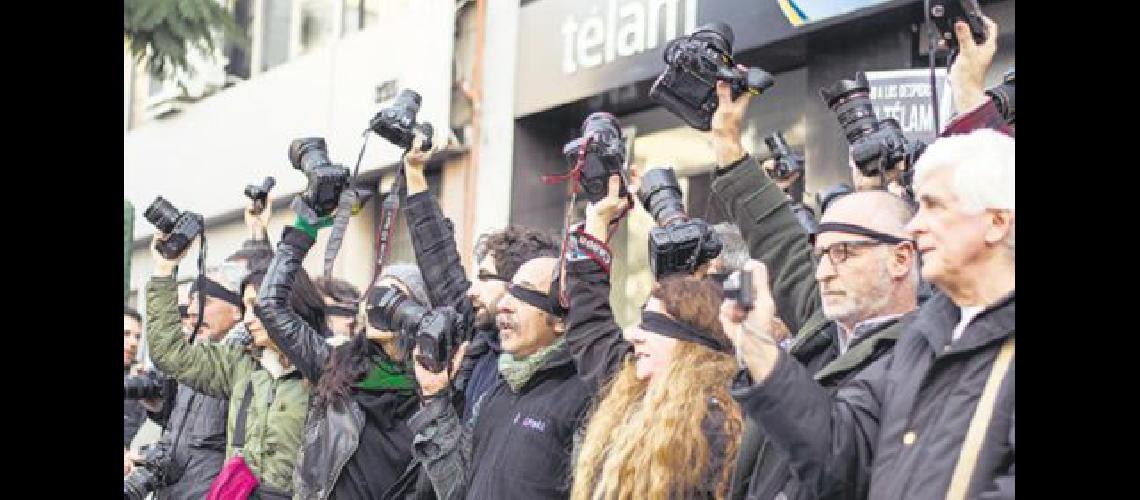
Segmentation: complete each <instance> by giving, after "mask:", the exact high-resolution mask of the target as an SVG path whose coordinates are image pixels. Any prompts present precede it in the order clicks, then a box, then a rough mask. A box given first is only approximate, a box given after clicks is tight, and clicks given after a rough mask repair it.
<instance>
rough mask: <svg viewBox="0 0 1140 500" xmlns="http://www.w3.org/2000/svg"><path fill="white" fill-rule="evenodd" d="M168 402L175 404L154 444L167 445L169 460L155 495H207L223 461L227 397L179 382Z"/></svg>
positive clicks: (170, 496)
mask: <svg viewBox="0 0 1140 500" xmlns="http://www.w3.org/2000/svg"><path fill="white" fill-rule="evenodd" d="M170 403H173V404H174V406H173V407H172V408H171V410H170V412H169V414H168V415H169V419H168V420H167V422H166V426H165V427H166V428H165V429H164V431H163V433H162V437H161V438H160V439H159V441H158V445H157V446H160V447H164V448H166V449H167V451H166V453H167V454H169V456H170V460H169V461H168V462H167V463H166V467H165V468H164V470H165V481H164V485H160V486H158V487H157V488H155V492H154V494H155V498H156V499H186V500H191V499H193V500H198V499H201V498H204V497H205V496H206V492H207V491H209V489H210V483H211V482H212V481H213V480H214V477H216V476H217V475H218V472H219V471H221V469H222V464H223V463H224V462H225V458H226V414H227V411H228V408H229V400H228V399H219V398H214V397H210V396H207V395H205V394H202V393H200V392H196V391H194V389H192V388H190V386H188V385H185V384H178V392H177V393H176V394H175V396H174V398H172V401H171V400H168V401H167V404H170Z"/></svg>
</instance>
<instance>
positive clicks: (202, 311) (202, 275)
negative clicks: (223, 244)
mask: <svg viewBox="0 0 1140 500" xmlns="http://www.w3.org/2000/svg"><path fill="white" fill-rule="evenodd" d="M200 237H201V238H202V246H200V247H198V277H197V280H198V282H197V285H198V289H199V290H201V289H203V288H204V287H205V281H206V221H204V220H203V221H202V234H201V235H200ZM174 276H175V278H176V279H177V277H178V268H177V267H175V268H174ZM205 318H206V298H205V297H203V296H202V293H199V294H198V321H196V322H195V323H194V331H193V332H191V333H190V340H189V342H190V344H193V343H194V339H195V338H197V337H198V332H199V331H201V330H202V321H203V320H204V319H205Z"/></svg>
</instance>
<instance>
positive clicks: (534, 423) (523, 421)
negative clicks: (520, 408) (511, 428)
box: [514, 413, 546, 432]
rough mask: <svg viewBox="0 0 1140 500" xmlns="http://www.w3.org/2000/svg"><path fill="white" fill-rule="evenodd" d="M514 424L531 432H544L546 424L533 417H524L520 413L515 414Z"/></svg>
mask: <svg viewBox="0 0 1140 500" xmlns="http://www.w3.org/2000/svg"><path fill="white" fill-rule="evenodd" d="M514 423H515V425H521V426H522V427H525V428H527V429H530V430H532V431H538V432H546V422H543V421H542V420H539V419H537V418H533V417H524V416H522V413H515V420H514Z"/></svg>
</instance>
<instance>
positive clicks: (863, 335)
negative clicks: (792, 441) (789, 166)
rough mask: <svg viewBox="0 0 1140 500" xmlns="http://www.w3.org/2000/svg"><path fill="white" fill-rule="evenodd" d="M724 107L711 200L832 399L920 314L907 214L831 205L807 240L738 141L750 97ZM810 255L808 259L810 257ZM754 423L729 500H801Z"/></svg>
mask: <svg viewBox="0 0 1140 500" xmlns="http://www.w3.org/2000/svg"><path fill="white" fill-rule="evenodd" d="M717 92H718V97H719V99H720V103H719V106H718V108H717V111H716V113H715V114H714V115H713V121H712V131H711V139H712V144H713V149H714V151H715V152H716V156H717V165H718V167H717V169H716V177H715V179H714V180H713V183H712V189H713V194H714V199H715V200H716V201H717V202H718V203H720V204H721V207H722V209H723V210H724V213H725V214H726V215H727V217H728V218H729V219H730V220H732V221H733V222H735V223H736V224H737V225H738V226H739V227H740V229H741V233H742V234H743V236H744V239H745V241H746V242H747V243H748V250H749V254H750V255H751V256H752V258H754V259H757V260H759V261H761V262H763V263H764V265H765V266H766V267H767V269H768V275H769V276H770V281H769V285H770V286H771V290H772V297H773V299H774V302H775V309H776V311H777V312H778V314H779V316H780V318H781V319H782V320H783V322H784V323H785V324H786V325H787V326H788V328H789V330H790V331H791V332H792V333H793V339H792V341H791V344H790V345H789V346H788V350H787V352H788V354H789V355H790V356H791V358H792V359H795V360H796V361H798V362H799V363H800V364H801V365H803V366H804V367H805V368H806V369H807V370H808V372H809V373H813V374H814V377H815V379H816V380H817V381H818V382H819V383H820V384H821V385H822V386H824V387H825V388H827V389H828V390H829V391H833V392H834V391H838V390H839V388H840V387H841V386H843V385H844V384H845V383H846V382H847V381H848V380H850V379H852V378H853V377H854V376H856V375H857V374H858V373H859V372H860V371H861V370H863V369H864V368H866V367H867V366H868V365H870V364H871V363H873V362H874V361H875V360H877V359H880V358H882V357H883V356H884V355H886V354H887V353H889V352H890V351H891V349H892V348H893V347H894V344H895V341H896V340H897V339H898V336H899V333H900V332H901V331H902V328H903V327H904V325H905V324H906V323H907V322H908V321H909V320H910V318H911V316H908V315H907V314H906V313H908V312H909V311H913V310H914V309H915V308H916V307H917V290H918V282H919V271H918V255H917V253H916V251H915V246H914V244H913V242H911V241H910V240H909V237H908V233H907V231H906V230H905V226H906V224H907V222H908V221H909V220H910V218H911V216H912V215H913V211H912V209H911V207H910V205H909V204H908V203H907V202H906V201H905V200H904V199H902V198H901V197H899V196H896V195H894V194H891V193H888V192H885V191H865V192H856V193H851V194H848V195H846V196H843V197H842V198H838V199H836V200H834V201H833V202H832V203H831V204H830V205H829V206H828V209H827V211H826V212H824V213H823V215H822V217H821V218H820V224H819V227H818V229H817V232H816V234H814V235H811V234H808V233H807V232H806V231H805V229H804V228H803V226H801V224H800V223H799V221H798V220H797V218H796V216H795V214H794V213H793V212H792V208H791V200H790V199H789V198H788V196H787V195H786V194H785V193H784V192H783V190H781V189H780V187H779V186H778V185H777V184H776V183H775V182H774V181H773V180H772V179H771V178H770V177H769V176H768V175H767V174H766V173H765V172H764V170H763V169H762V168H761V167H760V165H759V164H758V163H757V161H756V159H754V158H753V157H752V156H751V155H749V154H747V152H746V151H745V150H744V146H743V144H742V143H741V130H742V127H741V123H742V121H743V117H744V114H745V111H746V110H747V107H748V102H749V100H750V98H751V96H749V95H743V96H741V97H739V98H737V99H735V100H733V99H732V97H731V94H730V92H729V89H728V86H727V85H725V84H718V88H717ZM813 250H814V251H813ZM760 429H761V427H760V426H759V425H757V423H756V422H755V421H754V420H752V419H751V418H746V419H745V425H744V436H743V438H742V441H741V444H740V448H739V451H738V453H737V461H736V467H735V469H734V471H733V476H732V480H731V483H730V497H731V498H749V499H765V500H769V499H776V498H799V497H802V496H805V495H804V493H805V492H801V488H800V484H799V482H798V480H797V477H796V475H795V474H794V473H793V471H792V469H791V468H790V466H789V459H788V455H787V453H786V451H784V449H783V448H781V447H780V446H777V445H775V444H774V443H772V442H770V436H769V435H766V434H765V433H764V432H763V431H761V430H760Z"/></svg>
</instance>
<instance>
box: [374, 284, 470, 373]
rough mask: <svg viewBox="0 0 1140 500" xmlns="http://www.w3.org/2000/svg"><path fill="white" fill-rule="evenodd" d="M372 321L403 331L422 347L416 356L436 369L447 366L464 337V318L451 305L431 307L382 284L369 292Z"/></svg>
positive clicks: (375, 324)
mask: <svg viewBox="0 0 1140 500" xmlns="http://www.w3.org/2000/svg"><path fill="white" fill-rule="evenodd" d="M369 295H370V297H369V304H368V306H367V308H366V310H367V311H368V323H369V324H370V325H372V327H373V328H377V329H380V330H386V331H390V332H400V333H401V335H404V336H409V337H410V338H411V339H412V342H413V343H414V344H415V345H416V346H417V347H419V348H420V355H419V357H418V358H417V359H416V360H417V361H419V363H420V364H421V365H423V366H424V368H427V369H428V370H431V371H432V372H433V373H439V372H442V371H443V370H445V369H447V366H448V363H449V362H450V361H451V355H452V353H453V352H455V349H456V348H457V347H459V344H460V343H461V342H462V341H463V339H462V338H461V332H462V331H463V328H462V325H461V324H460V322H461V319H460V317H459V314H458V313H456V312H455V309H453V308H451V307H447V306H445V307H437V308H434V309H430V310H429V309H428V308H426V307H424V306H421V305H419V304H417V303H416V302H415V301H414V300H409V299H408V297H407V296H406V295H404V294H403V292H401V291H400V289H398V288H395V287H390V286H378V287H375V288H373V289H372V292H371V293H370V294H369Z"/></svg>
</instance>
